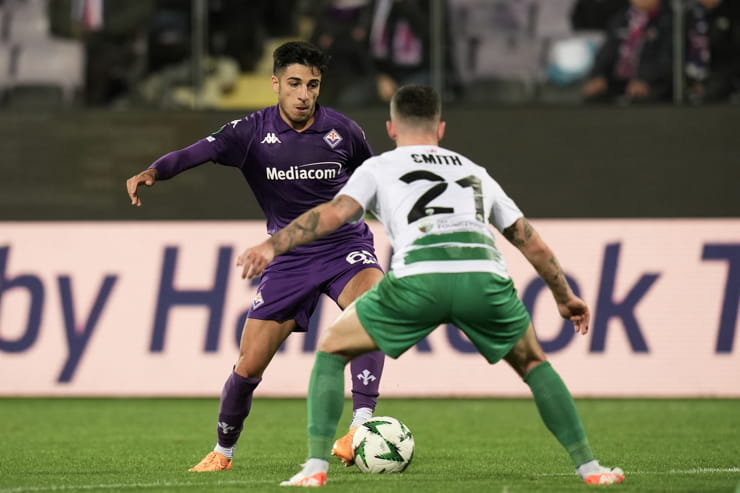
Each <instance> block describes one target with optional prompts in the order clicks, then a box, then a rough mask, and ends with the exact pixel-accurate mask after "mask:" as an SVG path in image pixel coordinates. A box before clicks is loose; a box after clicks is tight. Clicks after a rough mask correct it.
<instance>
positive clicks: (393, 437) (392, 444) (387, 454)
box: [352, 416, 414, 474]
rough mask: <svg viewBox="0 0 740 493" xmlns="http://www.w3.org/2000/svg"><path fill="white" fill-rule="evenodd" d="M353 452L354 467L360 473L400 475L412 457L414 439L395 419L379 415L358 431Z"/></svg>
mask: <svg viewBox="0 0 740 493" xmlns="http://www.w3.org/2000/svg"><path fill="white" fill-rule="evenodd" d="M352 450H354V458H355V464H357V467H358V468H359V469H360V471H362V472H369V473H374V474H381V473H389V472H403V471H404V470H406V468H407V467H408V466H409V464H411V459H412V458H413V457H414V437H413V435H412V434H411V430H409V429H408V427H407V426H406V425H405V424H403V423H401V422H400V421H399V420H397V419H396V418H391V417H390V416H379V417H375V418H370V419H369V420H367V421H365V422H364V423H363V424H361V425H360V426H359V427H358V428H357V431H355V434H354V436H353V437H352Z"/></svg>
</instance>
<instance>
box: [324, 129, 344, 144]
mask: <svg viewBox="0 0 740 493" xmlns="http://www.w3.org/2000/svg"><path fill="white" fill-rule="evenodd" d="M343 140H344V139H343V138H342V136H341V135H339V132H337V131H336V130H334V129H333V128H332V129H331V130H329V133H327V134H326V135H324V142H326V143H327V144H329V146H330V147H331V148H332V149H334V148H335V147H336V146H338V145H339V143H340V142H341V141H343Z"/></svg>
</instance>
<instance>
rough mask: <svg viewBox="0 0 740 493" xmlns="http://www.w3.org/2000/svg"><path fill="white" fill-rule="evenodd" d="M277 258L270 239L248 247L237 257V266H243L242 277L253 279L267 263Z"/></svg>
mask: <svg viewBox="0 0 740 493" xmlns="http://www.w3.org/2000/svg"><path fill="white" fill-rule="evenodd" d="M274 258H275V249H274V248H273V246H272V244H271V243H270V242H269V241H263V242H262V243H260V244H259V245H256V246H253V247H250V248H247V249H246V250H244V252H243V253H242V254H241V255H239V256H238V257H236V265H237V267H241V268H242V279H252V278H254V277H257V276H259V275H260V274H262V272H263V271H264V270H265V268H266V267H267V265H268V264H269V263H270V262H272V259H274Z"/></svg>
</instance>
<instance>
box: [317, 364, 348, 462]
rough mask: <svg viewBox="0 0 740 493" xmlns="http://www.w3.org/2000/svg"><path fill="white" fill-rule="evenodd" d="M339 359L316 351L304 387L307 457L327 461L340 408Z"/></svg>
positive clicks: (341, 376) (341, 366)
mask: <svg viewBox="0 0 740 493" xmlns="http://www.w3.org/2000/svg"><path fill="white" fill-rule="evenodd" d="M346 364H347V361H346V360H345V359H344V358H342V357H341V356H337V355H335V354H329V353H324V352H321V351H318V352H317V353H316V359H315V360H314V365H313V370H312V371H311V380H310V381H309V384H308V457H309V458H316V459H324V460H329V456H330V455H331V447H332V445H333V444H334V434H335V433H336V432H337V423H338V422H339V418H341V417H342V408H343V407H344V366H345V365H346Z"/></svg>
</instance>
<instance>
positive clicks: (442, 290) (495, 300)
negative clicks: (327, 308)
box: [356, 272, 530, 364]
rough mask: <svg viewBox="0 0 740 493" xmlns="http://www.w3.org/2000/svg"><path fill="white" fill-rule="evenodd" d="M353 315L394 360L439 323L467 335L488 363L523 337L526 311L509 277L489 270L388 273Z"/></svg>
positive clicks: (359, 304) (493, 361)
mask: <svg viewBox="0 0 740 493" xmlns="http://www.w3.org/2000/svg"><path fill="white" fill-rule="evenodd" d="M356 310H357V316H358V317H359V319H360V322H361V323H362V325H363V327H365V330H367V332H368V334H370V337H371V338H372V339H373V340H374V341H375V343H376V344H377V345H378V347H379V348H380V349H381V350H382V351H383V352H384V353H385V354H387V355H388V356H390V357H392V358H398V357H399V356H400V355H402V354H403V353H404V352H406V351H407V350H408V349H409V348H411V347H412V346H414V345H415V344H416V343H418V342H419V341H421V340H422V339H424V338H425V337H426V336H427V335H429V333H430V332H432V331H433V330H434V329H436V328H437V327H438V326H439V325H441V324H444V323H452V324H454V325H455V326H457V327H458V328H459V329H460V330H462V331H463V332H464V333H465V335H467V336H468V338H469V339H470V341H471V342H472V343H473V344H474V345H475V347H476V348H477V349H478V351H480V353H481V354H482V355H483V356H484V357H485V358H486V359H487V360H488V362H489V363H491V364H493V363H496V362H497V361H499V360H500V359H501V358H503V357H504V356H506V354H508V352H509V351H510V350H511V348H512V347H513V346H514V344H516V342H517V341H518V340H519V339H520V338H521V337H522V335H524V332H525V331H526V330H527V327H528V326H529V323H530V318H529V313H527V309H526V308H525V307H524V304H523V303H522V302H521V300H519V298H518V297H517V293H516V289H515V288H514V284H513V283H512V282H511V279H504V278H502V277H500V276H497V275H496V274H492V273H488V272H465V273H456V274H418V275H413V276H407V277H402V278H400V279H399V278H397V277H396V276H395V275H393V272H390V273H389V274H388V275H386V276H385V277H384V278H383V279H382V280H381V281H380V282H379V283H378V284H376V285H375V286H373V288H372V289H370V290H369V291H368V292H367V293H365V294H364V295H362V296H361V297H360V298H358V300H357V304H356Z"/></svg>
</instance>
